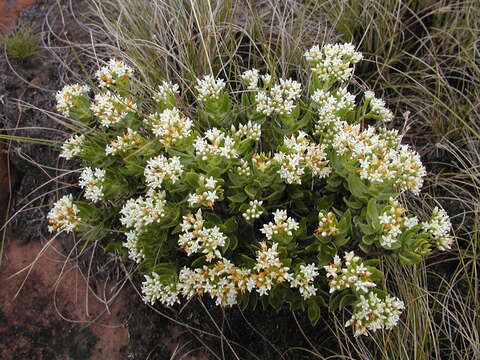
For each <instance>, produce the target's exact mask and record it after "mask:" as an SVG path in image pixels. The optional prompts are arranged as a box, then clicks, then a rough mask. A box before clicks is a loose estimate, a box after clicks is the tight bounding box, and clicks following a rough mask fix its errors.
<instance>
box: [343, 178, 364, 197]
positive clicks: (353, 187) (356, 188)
mask: <svg viewBox="0 0 480 360" xmlns="http://www.w3.org/2000/svg"><path fill="white" fill-rule="evenodd" d="M347 184H348V190H350V192H351V193H352V195H353V196H355V197H356V198H358V199H360V200H363V199H365V196H366V195H367V192H368V188H367V186H366V185H365V184H364V183H363V181H362V180H361V179H360V177H359V176H358V175H357V174H355V173H351V174H350V175H349V176H348V178H347Z"/></svg>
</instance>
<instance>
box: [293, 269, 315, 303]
mask: <svg viewBox="0 0 480 360" xmlns="http://www.w3.org/2000/svg"><path fill="white" fill-rule="evenodd" d="M318 275H319V273H318V268H317V267H316V266H315V264H308V265H303V264H302V265H300V270H299V271H298V273H296V274H295V275H294V276H293V278H292V280H291V281H290V286H291V287H292V288H298V290H299V291H300V294H301V295H302V297H303V298H304V299H305V300H307V299H309V298H311V297H312V296H315V295H316V294H317V288H316V287H315V284H314V281H315V278H316V277H317V276H318Z"/></svg>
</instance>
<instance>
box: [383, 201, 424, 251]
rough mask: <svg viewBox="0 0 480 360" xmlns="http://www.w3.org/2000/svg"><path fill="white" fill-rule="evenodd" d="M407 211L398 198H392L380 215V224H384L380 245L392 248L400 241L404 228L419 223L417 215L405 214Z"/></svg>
mask: <svg viewBox="0 0 480 360" xmlns="http://www.w3.org/2000/svg"><path fill="white" fill-rule="evenodd" d="M406 211H407V210H406V209H405V208H404V207H403V206H402V205H401V204H400V203H399V202H398V200H395V199H390V201H389V205H388V206H387V207H386V208H385V209H384V211H383V212H382V213H381V214H380V216H379V217H378V220H379V222H380V224H382V226H383V231H382V235H381V238H380V245H382V246H383V247H385V248H387V249H388V248H391V247H392V245H394V244H395V243H397V242H398V238H399V236H400V235H401V234H402V232H403V231H404V229H410V228H412V227H413V226H415V225H417V224H418V219H417V217H415V216H414V217H407V216H403V215H404V214H405V212H406Z"/></svg>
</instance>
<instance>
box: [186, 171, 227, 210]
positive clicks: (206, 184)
mask: <svg viewBox="0 0 480 360" xmlns="http://www.w3.org/2000/svg"><path fill="white" fill-rule="evenodd" d="M198 181H199V186H198V188H197V192H196V193H190V194H188V198H187V201H188V204H189V206H190V207H198V206H207V207H209V208H213V205H214V203H215V201H216V200H218V199H220V196H221V194H222V189H221V187H220V186H218V185H217V182H218V181H217V180H215V179H214V178H213V177H208V178H207V177H205V176H203V175H201V176H200V177H199V179H198Z"/></svg>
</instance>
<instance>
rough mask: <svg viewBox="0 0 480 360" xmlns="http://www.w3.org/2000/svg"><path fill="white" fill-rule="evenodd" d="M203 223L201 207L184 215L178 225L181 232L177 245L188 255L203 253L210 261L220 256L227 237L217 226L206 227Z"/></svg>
mask: <svg viewBox="0 0 480 360" xmlns="http://www.w3.org/2000/svg"><path fill="white" fill-rule="evenodd" d="M204 223H205V220H204V219H203V216H202V210H201V209H199V210H198V211H197V213H196V214H195V215H193V214H188V215H186V216H184V217H183V222H182V223H181V225H180V226H181V228H182V233H181V234H180V236H179V237H178V246H180V247H181V248H182V249H183V250H185V252H186V253H187V255H188V256H190V255H192V254H197V253H201V254H205V255H206V261H207V262H211V261H212V260H213V259H215V258H221V257H222V254H221V252H220V248H221V247H223V246H224V245H225V241H226V240H227V237H226V236H225V234H223V233H222V232H221V231H220V228H219V227H218V226H214V227H212V228H208V229H207V228H205V226H204Z"/></svg>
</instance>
